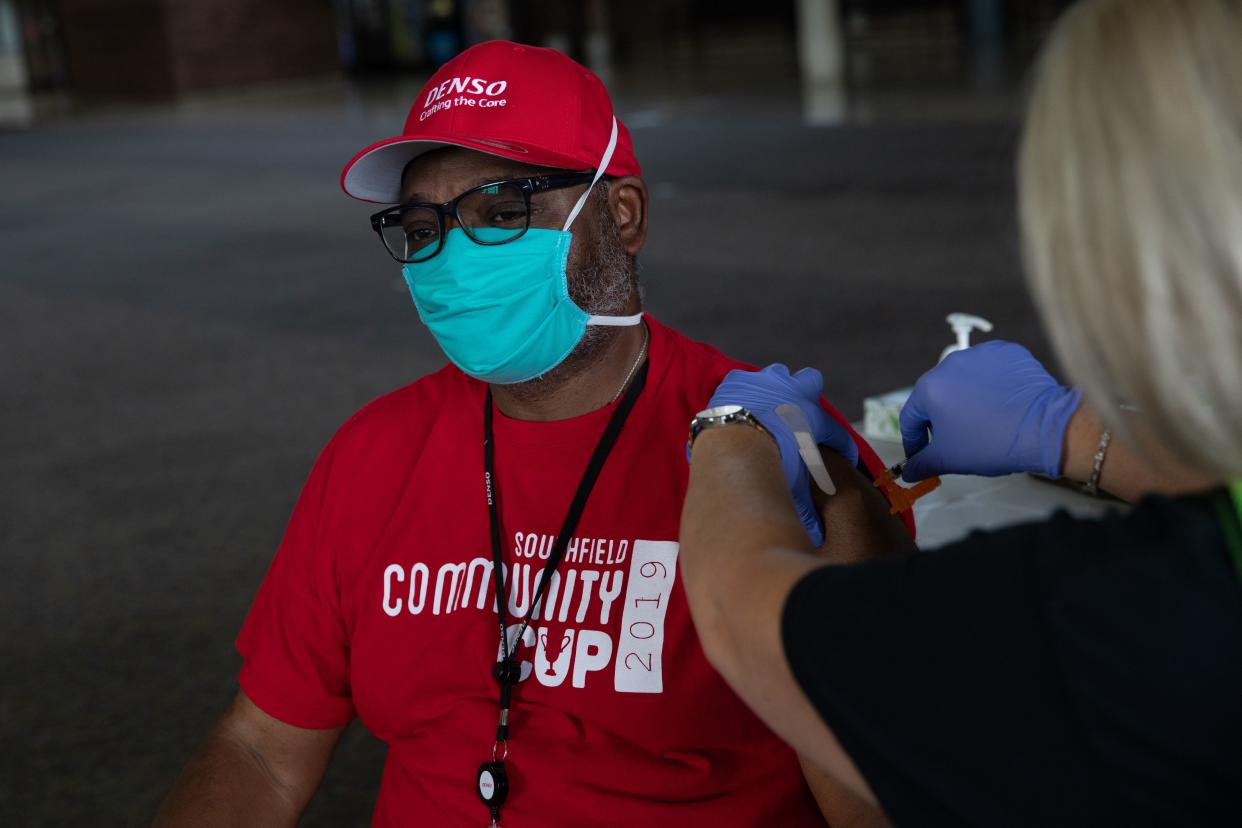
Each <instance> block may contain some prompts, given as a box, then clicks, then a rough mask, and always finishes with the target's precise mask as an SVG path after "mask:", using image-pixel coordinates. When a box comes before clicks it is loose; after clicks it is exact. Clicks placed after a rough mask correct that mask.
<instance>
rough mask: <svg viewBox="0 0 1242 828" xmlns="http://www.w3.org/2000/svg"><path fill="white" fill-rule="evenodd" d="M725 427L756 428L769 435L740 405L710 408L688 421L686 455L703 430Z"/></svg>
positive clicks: (752, 415) (753, 416)
mask: <svg viewBox="0 0 1242 828" xmlns="http://www.w3.org/2000/svg"><path fill="white" fill-rule="evenodd" d="M727 425H748V426H750V427H751V428H757V429H759V430H760V431H762V432H763V433H764V434H768V435H770V434H771V432H769V431H768V430H767V429H766V428H764V427H763V424H762V423H760V422H759V420H758V419H757V418H756V417H755V415H754V414H751V413H750V412H749V411H747V410H746V409H745V408H743V407H742V406H740V405H717V406H713V407H711V408H705V409H703V410H702V411H700V412H699V413H698V414H695V415H694V419H693V420H691V421H690V437H689V438H688V439H687V440H686V455H687V457H688V456H689V454H690V448H691V447H692V446H693V445H694V441H695V438H697V437H698V436H699V434H700V433H702V431H703V430H704V429H708V428H720V427H721V426H727Z"/></svg>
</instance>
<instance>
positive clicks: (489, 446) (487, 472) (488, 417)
mask: <svg viewBox="0 0 1242 828" xmlns="http://www.w3.org/2000/svg"><path fill="white" fill-rule="evenodd" d="M647 365H648V363H647V362H644V363H643V366H642V367H641V368H640V369H639V370H638V373H637V374H636V375H635V376H634V381H633V382H632V383H631V384H630V387H629V388H628V389H626V391H625V396H624V397H622V398H621V402H620V404H618V405H617V408H616V410H615V411H613V412H612V417H611V418H610V419H609V420H608V425H607V426H606V427H605V428H604V433H603V434H602V435H601V436H600V438H599V443H598V444H597V445H596V446H595V452H594V453H593V454H592V455H591V459H590V461H588V462H587V467H586V471H584V472H583V473H582V481H581V482H580V483H579V484H578V490H577V492H575V493H574V499H573V500H572V501H571V502H570V504H569V512H568V513H567V514H566V515H565V522H564V523H563V524H561V531H560V532H559V533H558V534H557V536H556V542H555V543H554V544H553V545H552V551H551V552H550V554H549V555H548V562H547V563H546V564H545V565H544V567H543V576H542V577H541V578H540V580H539V588H538V589H537V590H536V591H535V595H534V597H533V598H532V599H531V602H530V607H529V608H527V610H526V617H525V618H523V619H522V625H521V627H519V628H518V633H517V636H516V637H515V638H514V647H515V648H516V647H517V642H520V641H521V640H522V636H523V635H525V634H526V628H527V627H528V626H529V625H530V620H531V617H532V616H533V615H534V613H535V612H536V611H537V610H538V608H539V603H540V602H541V601H542V600H543V595H544V593H545V592H547V589H548V582H549V581H550V580H551V579H552V573H553V572H555V571H556V567H557V566H558V565H559V564H560V562H561V559H562V558H563V557H565V551H566V549H568V547H569V539H570V537H571V536H572V535H573V533H574V530H575V529H577V527H578V519H579V518H581V517H582V510H583V509H585V508H586V502H587V498H588V497H590V496H591V489H593V488H594V487H595V481H596V480H597V479H598V478H599V473H600V471H601V470H602V469H603V468H604V461H605V460H607V459H608V455H609V453H611V452H612V448H613V446H614V445H616V442H617V437H618V436H619V435H620V434H621V427H622V426H623V425H625V420H626V418H627V417H629V415H630V411H631V410H632V409H633V408H634V403H635V402H637V401H638V395H639V394H641V393H642V390H643V386H645V385H646V384H647ZM492 408H493V406H492V389H491V388H488V389H487V395H486V397H485V399H484V401H483V483H484V486H485V487H486V492H487V515H488V520H489V522H490V524H491V531H492V577H493V579H494V581H495V583H496V615H497V617H498V620H499V622H500V654H501V660H500V661H499V662H497V663H496V666H495V668H494V670H493V675H494V676H495V678H496V681H497V682H498V683H499V684H500V723H499V724H498V725H497V726H496V741H495V742H494V743H493V745H492V761H490V762H484V763H483V764H482V765H480V766H479V775H478V780H477V784H478V793H479V797H480V798H481V799H482V800H483V804H484V805H486V806H487V807H488V808H489V809H490V810H491V814H492V825H499V819H500V806H501V805H503V804H504V801H505V797H506V796H507V795H508V793H509V783H508V777H507V776H506V775H505V767H504V766H505V759H506V758H507V757H508V755H509V696H510V693H511V691H512V689H513V685H515V684H517V682H518V680H519V679H520V678H521V665H519V664H518V663H517V661H515V660H514V658H513V653H511V652H509V638H508V636H506V635H505V629H506V627H508V626H509V621H508V611H507V609H506V603H507V599H506V596H505V574H504V572H505V570H504V561H503V550H502V547H501V543H500V535H501V532H500V509H499V507H498V505H497V504H498V502H499V500H500V492H499V491H498V487H497V480H496V469H495V463H494V459H495V440H494V438H493V434H492ZM502 748H503V749H502Z"/></svg>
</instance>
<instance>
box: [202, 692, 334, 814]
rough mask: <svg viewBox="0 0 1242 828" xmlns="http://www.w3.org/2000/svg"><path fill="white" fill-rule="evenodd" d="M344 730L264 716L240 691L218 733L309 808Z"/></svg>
mask: <svg viewBox="0 0 1242 828" xmlns="http://www.w3.org/2000/svg"><path fill="white" fill-rule="evenodd" d="M344 731H345V727H344V726H343V725H342V726H340V727H332V728H327V729H323V730H312V729H307V728H302V727H295V726H293V725H291V724H286V723H285V722H282V721H280V719H277V718H274V717H272V716H269V715H268V714H267V713H264V712H263V710H262V709H261V708H259V706H258V705H256V704H255V703H254V702H252V701H251V700H250V697H249V696H247V695H246V693H245V691H241V690H239V691H238V692H237V697H236V698H235V699H234V700H233V706H232V707H230V708H229V710H228V712H227V713H225V714H224V717H223V718H222V719H221V720H220V725H219V728H218V730H217V734H218V735H219V736H220V737H221V738H225V739H229V740H232V741H234V742H235V743H236V744H238V745H239V746H240V747H242V748H244V749H245V750H246V751H247V752H248V753H250V754H251V755H252V757H253V758H254V760H255V762H256V763H258V764H259V766H260V767H261V768H262V769H263V771H264V772H265V773H266V774H268V775H269V776H270V779H271V781H272V783H273V784H274V786H275V787H276V788H277V790H280V791H285V792H287V793H288V795H289V797H290V798H291V799H292V800H294V801H295V802H297V803H300V806H301V807H305V804H306V803H307V802H309V801H310V798H311V796H312V795H314V793H315V789H316V788H317V787H318V786H319V782H320V780H321V779H323V774H324V771H325V770H327V767H328V761H329V760H330V759H331V758H332V752H333V751H334V750H335V749H336V744H337V742H338V741H340V738H341V734H342V733H343V732H344ZM299 810H300V808H299Z"/></svg>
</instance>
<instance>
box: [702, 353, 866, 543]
mask: <svg viewBox="0 0 1242 828" xmlns="http://www.w3.org/2000/svg"><path fill="white" fill-rule="evenodd" d="M823 391H824V378H823V376H822V375H821V374H820V373H819V371H817V370H815V369H814V368H803V369H802V370H801V371H799V372H797V373H796V374H793V375H790V373H789V369H788V368H786V367H785V366H784V365H781V364H779V363H778V364H775V365H769V366H768V367H767V368H764V369H763V370H762V371H730V372H729V373H728V374H727V375H725V378H724V381H723V382H721V383H720V387H719V388H717V389H716V393H715V394H713V395H712V399H711V402H709V403H708V405H709V406H717V405H740V406H742V407H743V408H745V409H746V410H747V411H749V412H750V413H751V414H753V415H755V419H757V420H758V421H759V422H760V423H761V424H762V425H763V427H764V428H766V429H767V430H768V431H770V432H771V433H772V436H773V437H774V438H776V445H777V447H778V448H779V449H780V452H781V466H782V468H783V469H784V471H785V482H786V484H788V486H789V491H790V493H791V494H792V495H793V499H794V505H795V506H796V507H797V509H798V518H799V520H801V521H802V525H803V526H804V527H806V533H807V534H808V535H810V537H811V542H812V543H813V544H815V545H816V546H820V545H821V544H822V543H823V542H824V529H823V526H822V525H821V523H820V518H819V512H818V511H817V510H816V509H815V504H814V503H813V502H812V500H811V478H810V473H809V472H808V471H807V469H806V464H805V463H803V462H802V457H801V455H799V454H798V441H797V440H796V438H795V437H794V435H793V431H791V430H790V428H789V426H787V425H785V421H784V420H782V419H781V418H780V415H778V414H777V413H776V409H777V407H779V406H782V405H785V404H786V403H792V404H793V405H796V406H798V408H800V409H801V410H802V413H803V414H804V415H805V416H806V419H807V422H808V423H810V425H811V436H812V437H814V438H815V442H816V443H819V444H821V445H825V446H827V447H828V448H830V449H832V450H833V451H835V452H836V453H837V454H840V455H841V456H842V457H844V458H845V459H846V460H849V461H850V464H851V465H857V464H858V446H856V445H854V440H853V438H852V437H850V434H849V432H848V431H846V429H845V427H844V426H842V425H841V424H840V423H838V422H837V421H836V420H834V419H832V418H831V417H829V416H828V413H827V412H826V411H824V409H823V408H822V407H821V406H820V404H819V397H820V395H821V394H822V393H823Z"/></svg>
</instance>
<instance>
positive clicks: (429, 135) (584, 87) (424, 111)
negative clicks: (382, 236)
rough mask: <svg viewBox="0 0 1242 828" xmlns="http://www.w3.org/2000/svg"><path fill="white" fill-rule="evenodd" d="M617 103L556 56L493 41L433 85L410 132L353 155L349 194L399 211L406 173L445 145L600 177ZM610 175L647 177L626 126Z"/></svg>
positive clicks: (457, 61)
mask: <svg viewBox="0 0 1242 828" xmlns="http://www.w3.org/2000/svg"><path fill="white" fill-rule="evenodd" d="M612 120H613V111H612V99H611V98H609V97H608V90H606V89H605V88H604V84H603V82H602V81H600V79H599V78H598V77H596V76H595V73H594V72H592V71H591V70H589V69H587V68H586V67H585V66H582V65H581V64H579V63H576V62H575V61H573V60H571V59H570V58H568V57H567V56H565V55H563V54H561V53H560V52H558V51H556V50H555V49H542V48H539V47H537V46H523V45H521V44H519V43H511V42H510V41H507V40H489V41H488V42H486V43H480V44H479V45H477V46H472V47H471V48H469V49H467V50H466V51H464V52H462V53H461V54H459V55H458V56H457V57H455V58H453V59H452V60H450V61H449V62H448V63H446V64H444V65H443V66H442V67H440V70H439V71H438V72H436V73H435V75H433V76H432V78H431V80H429V81H427V85H426V86H424V87H423V91H422V92H420V93H419V95H418V98H417V99H416V100H415V101H414V105H413V106H412V107H411V108H410V114H409V117H407V118H406V119H405V129H404V130H403V131H402V133H401V134H400V135H398V136H396V137H395V138H387V139H385V140H383V141H380V142H378V143H375V144H372V145H371V146H369V147H367V148H366V149H364V150H363V151H362V152H360V153H358V154H357V155H356V156H354V158H353V160H352V161H350V162H349V163H348V164H346V165H345V169H344V170H342V171H341V189H343V190H344V191H345V192H346V193H348V194H349V195H351V196H353V197H354V198H356V199H360V200H361V201H373V202H376V203H379V204H395V203H396V202H398V201H399V200H400V198H401V195H400V189H401V173H402V171H403V170H404V169H405V165H406V164H408V163H410V161H411V160H413V159H414V158H417V157H418V156H420V155H422V154H423V153H425V152H430V151H431V150H434V149H439V148H440V147H445V146H453V147H466V148H467V149H472V150H478V151H479V152H485V153H487V154H488V155H499V156H501V157H503V158H511V159H513V160H514V161H520V162H522V163H525V164H535V165H538V166H543V167H558V168H561V169H567V170H593V169H595V168H596V167H597V166H598V165H599V163H600V160H601V158H602V157H603V155H604V150H605V149H606V148H607V146H608V141H609V139H610V137H611V135H612ZM604 172H605V173H606V174H607V175H641V174H642V170H641V168H640V167H639V166H638V160H637V159H636V158H635V157H634V144H633V142H632V141H631V140H630V131H629V130H628V129H626V128H625V125H624V124H622V123H621V122H620V120H618V121H617V146H616V149H615V150H614V151H613V154H612V159H611V160H610V161H609V162H608V167H607V169H605V170H604Z"/></svg>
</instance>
